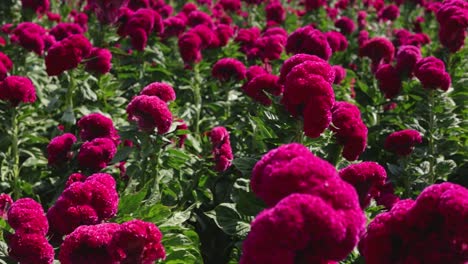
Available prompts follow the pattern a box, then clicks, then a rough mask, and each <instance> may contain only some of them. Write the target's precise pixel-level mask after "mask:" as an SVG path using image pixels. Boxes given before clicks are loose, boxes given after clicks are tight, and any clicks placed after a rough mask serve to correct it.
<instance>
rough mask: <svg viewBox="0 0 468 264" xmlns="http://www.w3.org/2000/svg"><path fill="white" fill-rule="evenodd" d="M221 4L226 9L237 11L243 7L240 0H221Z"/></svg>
mask: <svg viewBox="0 0 468 264" xmlns="http://www.w3.org/2000/svg"><path fill="white" fill-rule="evenodd" d="M218 3H219V5H220V6H221V7H222V8H223V9H224V11H231V12H237V11H238V10H240V9H241V6H242V5H241V1H240V0H219V1H218Z"/></svg>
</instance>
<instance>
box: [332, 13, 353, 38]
mask: <svg viewBox="0 0 468 264" xmlns="http://www.w3.org/2000/svg"><path fill="white" fill-rule="evenodd" d="M335 27H337V28H339V29H340V31H341V33H343V34H345V35H349V34H351V33H353V31H354V30H356V25H355V24H354V21H353V20H352V19H351V18H349V17H341V18H340V19H338V20H337V21H336V22H335Z"/></svg>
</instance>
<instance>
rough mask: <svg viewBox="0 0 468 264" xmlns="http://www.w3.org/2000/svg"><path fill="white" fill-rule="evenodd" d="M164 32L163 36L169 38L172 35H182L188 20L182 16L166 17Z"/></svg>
mask: <svg viewBox="0 0 468 264" xmlns="http://www.w3.org/2000/svg"><path fill="white" fill-rule="evenodd" d="M163 24H164V34H163V38H165V39H166V38H169V37H172V36H176V37H178V36H180V35H181V34H182V33H184V31H185V26H186V21H185V20H184V19H183V18H181V17H180V16H173V17H169V18H167V19H164V21H163Z"/></svg>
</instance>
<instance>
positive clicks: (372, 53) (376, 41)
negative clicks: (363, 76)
mask: <svg viewBox="0 0 468 264" xmlns="http://www.w3.org/2000/svg"><path fill="white" fill-rule="evenodd" d="M394 53H395V47H394V46H393V44H392V42H390V40H388V39H386V38H383V37H375V38H371V39H370V40H368V41H366V42H364V44H363V45H362V46H361V47H360V48H359V56H363V57H368V58H369V59H371V61H372V69H373V71H374V72H375V70H377V68H378V66H379V65H380V63H381V61H384V62H385V63H390V62H391V61H392V60H393V56H394Z"/></svg>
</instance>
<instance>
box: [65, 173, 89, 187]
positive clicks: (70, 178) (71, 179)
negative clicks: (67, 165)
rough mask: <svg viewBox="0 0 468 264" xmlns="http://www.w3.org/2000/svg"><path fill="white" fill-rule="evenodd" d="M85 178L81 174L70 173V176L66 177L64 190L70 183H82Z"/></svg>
mask: <svg viewBox="0 0 468 264" xmlns="http://www.w3.org/2000/svg"><path fill="white" fill-rule="evenodd" d="M86 178H88V177H86V175H83V174H81V173H72V174H71V175H70V176H68V180H67V182H66V183H65V189H66V188H68V186H70V185H72V183H74V182H84V181H85V180H86Z"/></svg>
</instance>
